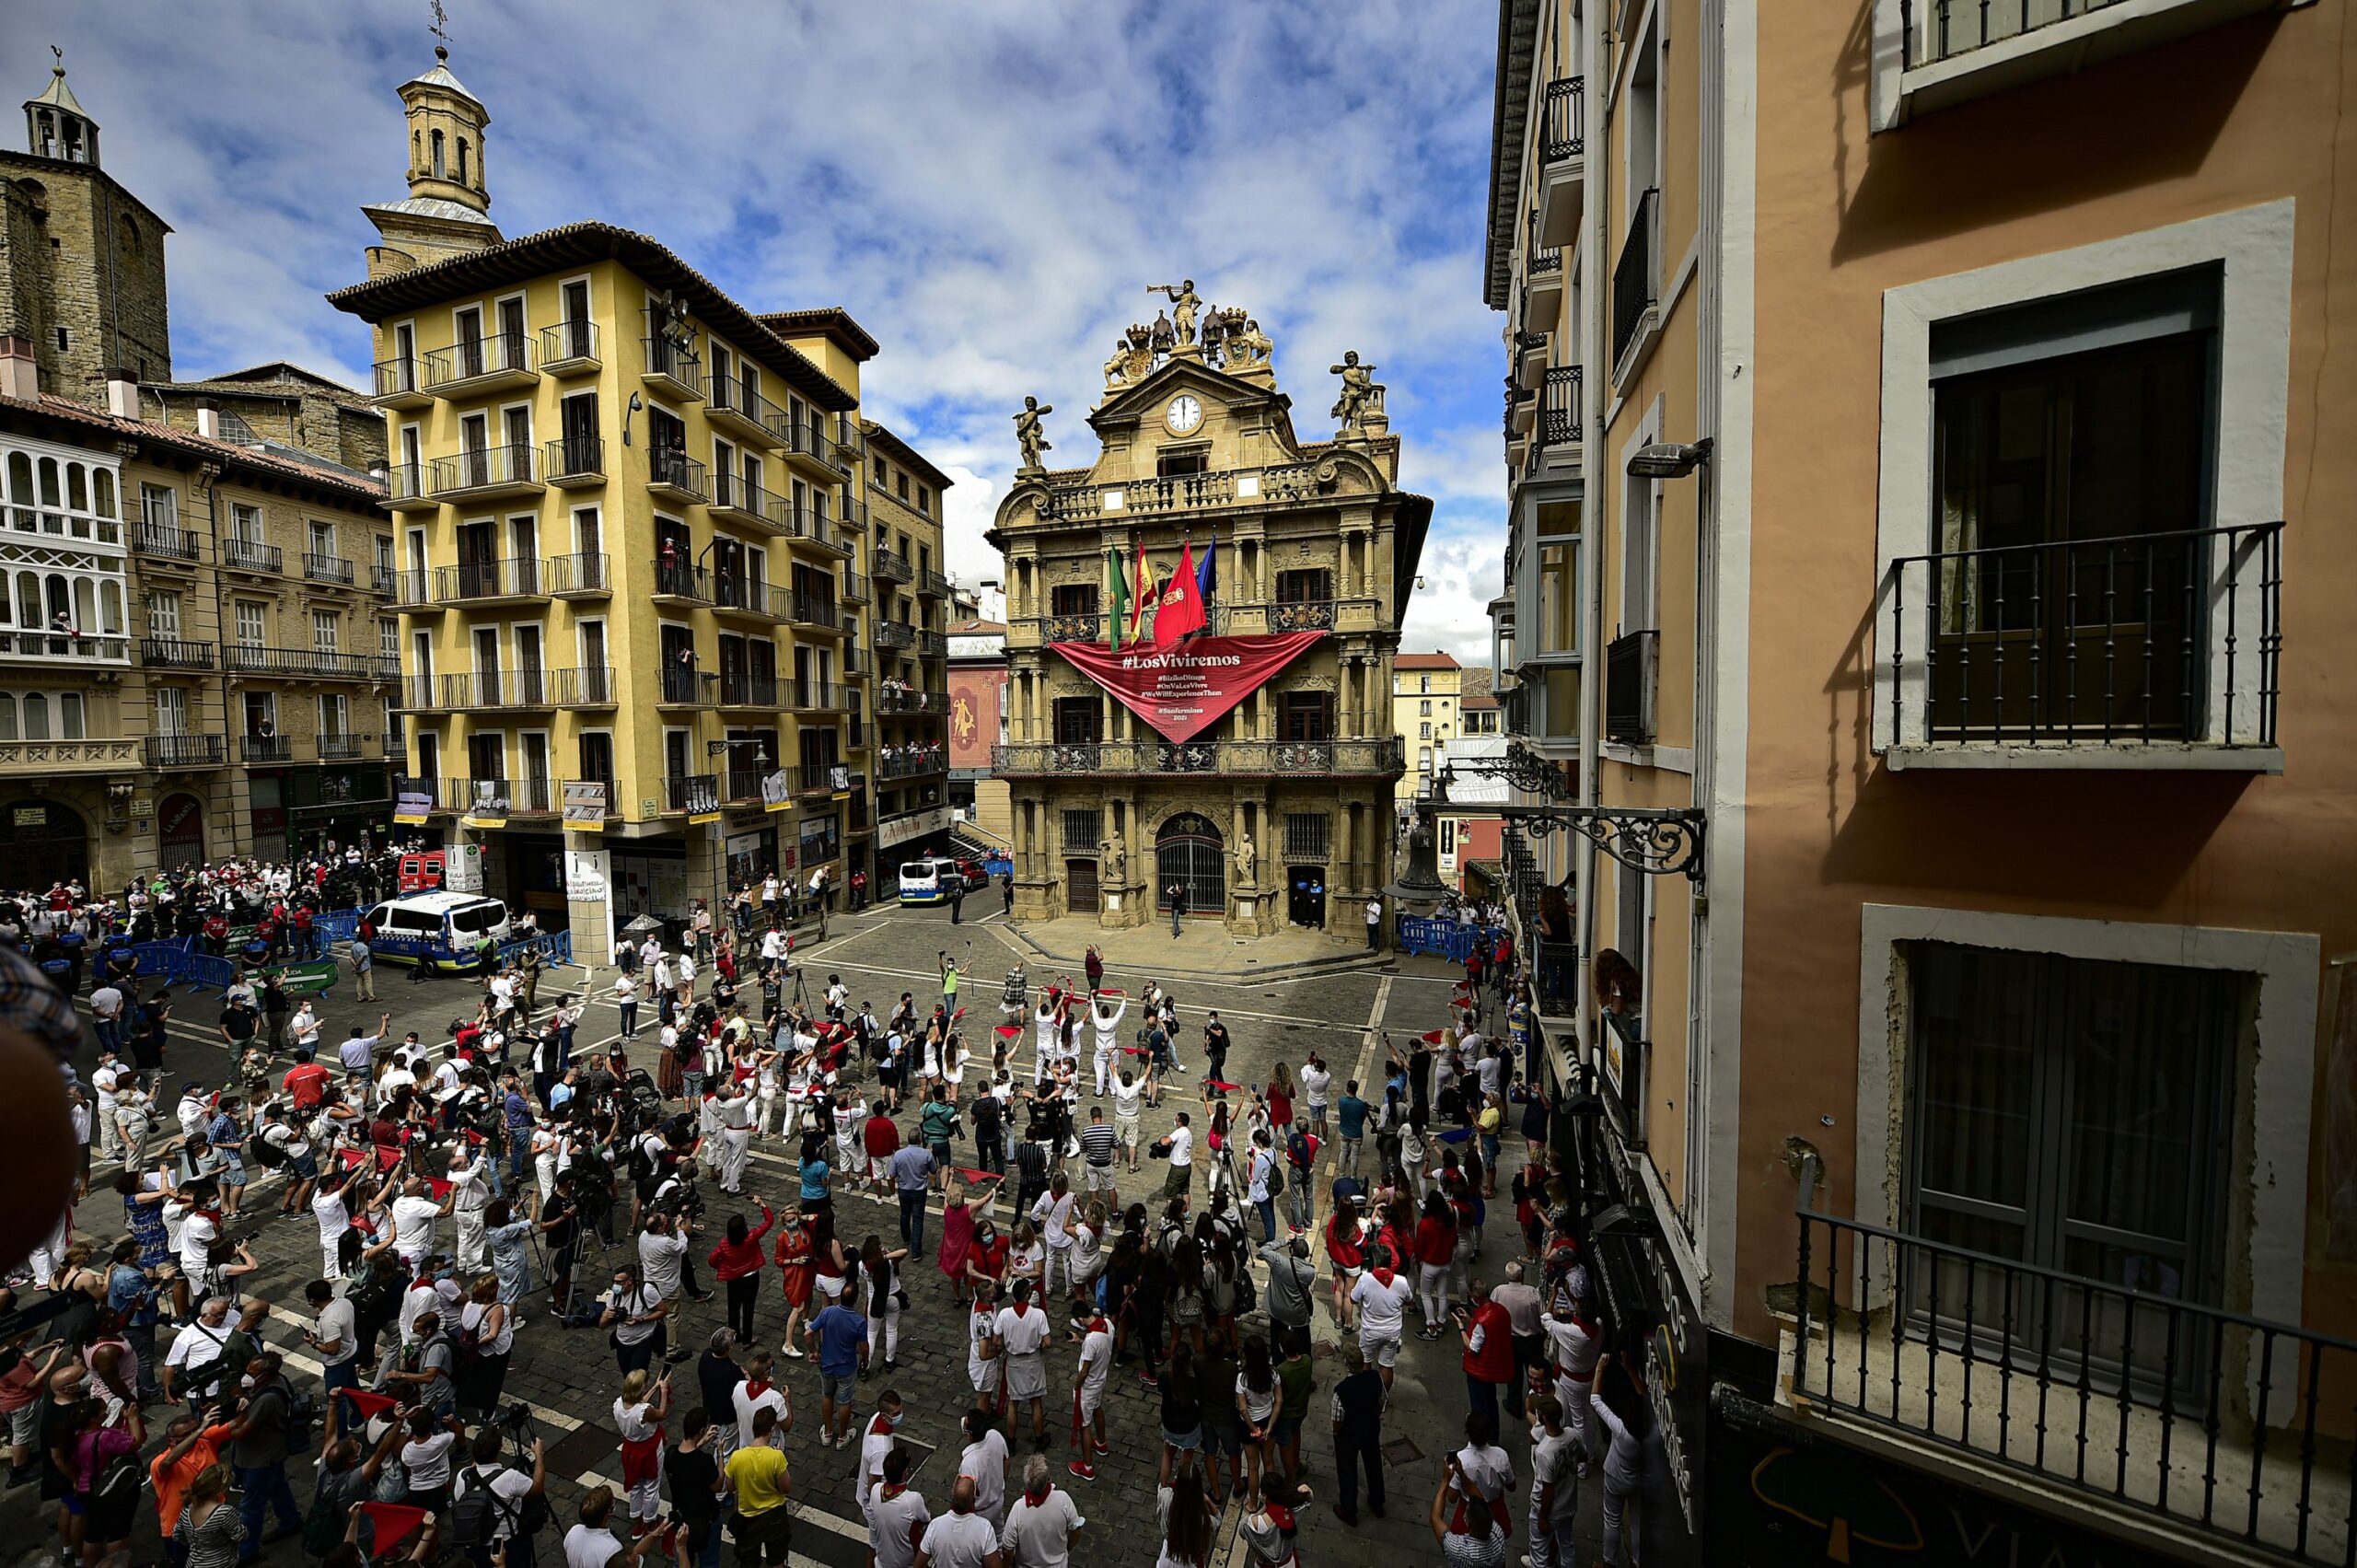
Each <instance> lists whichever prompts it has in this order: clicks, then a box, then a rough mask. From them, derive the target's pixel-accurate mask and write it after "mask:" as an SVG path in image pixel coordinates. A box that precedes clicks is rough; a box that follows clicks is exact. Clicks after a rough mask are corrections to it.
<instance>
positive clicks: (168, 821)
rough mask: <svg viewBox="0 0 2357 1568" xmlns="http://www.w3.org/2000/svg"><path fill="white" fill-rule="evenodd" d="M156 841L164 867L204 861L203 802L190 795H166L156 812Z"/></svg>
mask: <svg viewBox="0 0 2357 1568" xmlns="http://www.w3.org/2000/svg"><path fill="white" fill-rule="evenodd" d="M156 842H157V851H158V854H159V856H160V858H161V859H162V861H163V865H164V869H165V870H167V871H173V870H177V869H179V868H180V867H181V866H184V865H203V864H204V804H203V802H202V801H200V800H198V799H197V798H196V796H192V795H187V794H181V795H168V796H164V804H163V806H162V807H160V808H159V809H158V810H157V813H156Z"/></svg>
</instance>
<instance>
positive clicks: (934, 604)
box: [859, 420, 951, 896]
mask: <svg viewBox="0 0 2357 1568" xmlns="http://www.w3.org/2000/svg"><path fill="white" fill-rule="evenodd" d="M860 430H861V433H862V434H863V435H864V436H865V438H866V450H867V461H866V470H867V475H866V478H867V482H866V485H865V494H863V496H862V498H861V500H860V502H859V505H861V506H862V507H863V508H864V509H865V513H866V516H867V528H868V535H869V539H870V540H871V549H870V552H869V561H870V562H871V563H872V569H873V571H874V574H875V577H876V587H875V592H876V635H875V637H874V639H873V643H872V646H873V647H874V649H875V660H876V668H874V670H873V671H871V672H869V673H868V684H869V686H870V688H871V690H872V692H873V696H872V699H871V701H870V703H869V708H870V711H871V712H873V714H875V727H876V734H875V738H874V742H873V744H874V745H875V747H876V761H875V769H874V774H875V779H876V818H877V825H876V833H875V837H874V839H873V841H872V846H871V853H870V854H868V855H867V856H865V862H864V864H865V867H866V870H867V872H868V875H869V876H870V877H872V878H874V883H873V885H874V887H875V888H876V889H878V890H879V891H880V892H881V893H882V894H883V895H885V896H890V895H891V894H892V891H893V889H897V888H898V887H899V885H900V863H901V862H902V861H904V860H908V859H911V858H912V857H914V856H916V855H918V854H930V853H945V852H946V851H947V850H948V848H949V828H950V810H949V766H950V760H949V746H948V740H947V738H948V726H949V701H950V699H949V633H948V628H949V576H948V574H947V573H946V571H944V570H943V567H944V564H945V563H946V555H947V547H946V543H945V541H944V540H943V538H942V527H941V518H942V507H943V505H945V502H944V499H943V497H944V495H945V494H946V492H947V491H948V489H949V486H950V483H951V480H950V478H949V476H948V475H947V474H946V473H943V472H942V471H941V470H939V469H937V468H935V467H934V466H933V464H932V463H930V462H928V461H927V460H926V459H925V457H924V454H923V453H922V452H919V451H918V450H917V449H916V448H915V447H911V446H910V445H909V444H908V443H907V442H906V441H903V440H902V439H900V436H896V435H894V434H893V433H892V432H891V431H890V430H888V429H887V428H886V427H885V426H883V425H881V424H877V423H876V422H875V421H873V420H862V421H861V422H860Z"/></svg>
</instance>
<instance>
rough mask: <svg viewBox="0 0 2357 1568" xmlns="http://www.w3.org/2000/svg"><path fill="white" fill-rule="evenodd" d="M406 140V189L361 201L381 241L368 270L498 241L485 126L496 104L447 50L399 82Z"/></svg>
mask: <svg viewBox="0 0 2357 1568" xmlns="http://www.w3.org/2000/svg"><path fill="white" fill-rule="evenodd" d="M401 109H402V111H403V119H404V121H405V122H406V126H407V133H406V134H407V136H408V142H409V195H408V196H407V197H406V198H404V199H403V200H401V201H398V202H384V203H373V204H370V205H368V206H364V207H363V208H361V209H360V210H361V211H362V212H364V213H366V214H367V215H368V221H369V222H371V223H373V224H375V225H376V226H377V236H378V238H379V239H380V241H381V243H378V244H376V245H371V246H370V247H368V275H369V276H370V277H371V278H379V277H383V276H384V275H385V274H387V273H399V272H406V271H407V270H408V269H410V268H412V267H422V266H424V265H426V264H428V263H430V262H434V261H445V260H447V259H448V258H450V257H452V256H462V255H465V254H467V253H469V252H470V251H475V250H482V249H484V248H485V247H487V246H492V245H497V244H499V243H500V242H501V239H502V238H503V237H502V236H501V234H500V232H499V226H497V225H496V224H494V223H493V222H492V221H491V187H490V184H489V182H488V181H487V180H485V179H484V176H483V133H484V130H485V128H486V127H488V126H489V125H490V124H491V111H490V110H486V109H485V108H483V106H482V99H479V98H477V97H475V95H474V94H472V93H470V92H469V91H468V90H467V88H466V85H465V84H464V83H462V82H460V81H459V78H458V77H457V76H456V75H453V74H452V72H451V70H450V52H449V50H447V49H446V48H436V49H435V51H434V66H433V69H431V70H429V71H427V72H426V73H425V74H424V75H420V76H414V77H412V78H411V79H410V80H408V81H406V82H403V83H402V84H401Z"/></svg>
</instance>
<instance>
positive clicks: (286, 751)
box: [238, 735, 295, 766]
mask: <svg viewBox="0 0 2357 1568" xmlns="http://www.w3.org/2000/svg"><path fill="white" fill-rule="evenodd" d="M294 760H295V742H294V741H293V740H292V739H290V738H287V737H286V736H284V735H241V736H239V737H238V761H241V762H245V763H248V764H254V763H260V764H261V765H264V766H268V765H271V764H273V763H279V762H291V761H294Z"/></svg>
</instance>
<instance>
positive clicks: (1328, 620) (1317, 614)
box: [1269, 598, 1334, 632]
mask: <svg viewBox="0 0 2357 1568" xmlns="http://www.w3.org/2000/svg"><path fill="white" fill-rule="evenodd" d="M1333 629H1334V601H1333V600H1332V599H1330V598H1329V599H1296V600H1294V601H1292V602H1290V603H1281V604H1272V605H1271V606H1270V607H1269V630H1270V631H1271V632H1330V631H1332V630H1333Z"/></svg>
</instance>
